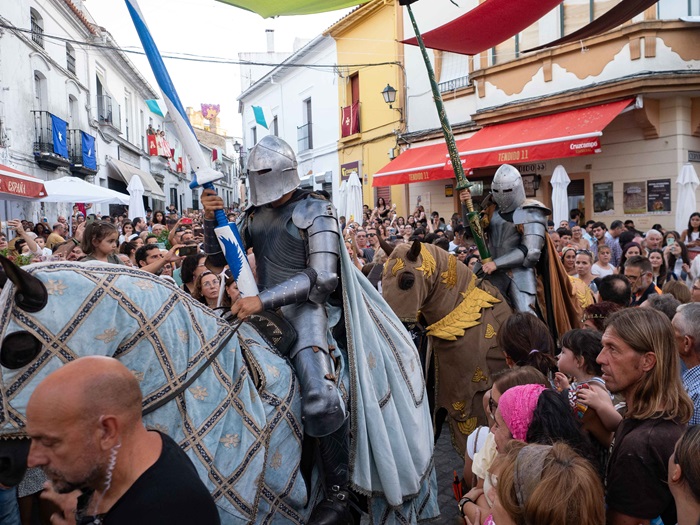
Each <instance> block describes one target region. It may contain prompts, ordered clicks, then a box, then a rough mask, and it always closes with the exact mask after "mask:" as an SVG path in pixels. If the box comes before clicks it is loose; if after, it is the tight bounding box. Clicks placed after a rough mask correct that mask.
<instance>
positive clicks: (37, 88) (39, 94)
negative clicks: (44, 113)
mask: <svg viewBox="0 0 700 525" xmlns="http://www.w3.org/2000/svg"><path fill="white" fill-rule="evenodd" d="M34 107H35V109H37V110H48V108H49V100H48V90H47V86H46V77H45V76H44V74H43V73H42V72H41V71H34Z"/></svg>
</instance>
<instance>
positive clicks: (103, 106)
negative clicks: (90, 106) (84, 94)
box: [97, 95, 121, 130]
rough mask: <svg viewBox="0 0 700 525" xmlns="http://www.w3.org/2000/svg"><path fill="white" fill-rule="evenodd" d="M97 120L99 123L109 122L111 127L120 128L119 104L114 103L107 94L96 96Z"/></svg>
mask: <svg viewBox="0 0 700 525" xmlns="http://www.w3.org/2000/svg"><path fill="white" fill-rule="evenodd" d="M97 120H98V121H99V122H100V124H109V125H110V126H112V127H113V128H116V129H118V130H121V117H120V114H119V104H116V103H114V102H113V101H112V97H110V96H109V95H98V96H97Z"/></svg>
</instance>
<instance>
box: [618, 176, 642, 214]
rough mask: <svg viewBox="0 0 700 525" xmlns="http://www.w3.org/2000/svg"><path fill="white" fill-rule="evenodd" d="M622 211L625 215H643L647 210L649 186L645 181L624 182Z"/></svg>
mask: <svg viewBox="0 0 700 525" xmlns="http://www.w3.org/2000/svg"><path fill="white" fill-rule="evenodd" d="M622 211H623V213H624V214H625V215H643V214H645V213H646V212H647V186H646V183H645V182H642V181H640V182H625V183H623V184H622Z"/></svg>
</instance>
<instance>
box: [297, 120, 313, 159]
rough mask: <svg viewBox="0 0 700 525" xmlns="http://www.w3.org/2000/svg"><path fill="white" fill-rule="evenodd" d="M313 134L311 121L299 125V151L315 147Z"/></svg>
mask: <svg viewBox="0 0 700 525" xmlns="http://www.w3.org/2000/svg"><path fill="white" fill-rule="evenodd" d="M313 147H314V144H313V136H312V125H311V122H308V123H306V124H304V125H303V126H298V127H297V151H299V152H301V151H306V150H310V149H313Z"/></svg>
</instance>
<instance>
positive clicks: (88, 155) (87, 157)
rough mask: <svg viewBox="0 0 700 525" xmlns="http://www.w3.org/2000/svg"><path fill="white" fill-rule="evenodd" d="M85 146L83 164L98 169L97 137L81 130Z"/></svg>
mask: <svg viewBox="0 0 700 525" xmlns="http://www.w3.org/2000/svg"><path fill="white" fill-rule="evenodd" d="M80 137H81V141H82V146H83V166H85V167H86V168H89V169H91V170H95V171H97V154H96V153H95V137H93V136H92V135H88V134H87V133H85V132H84V131H81V132H80Z"/></svg>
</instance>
